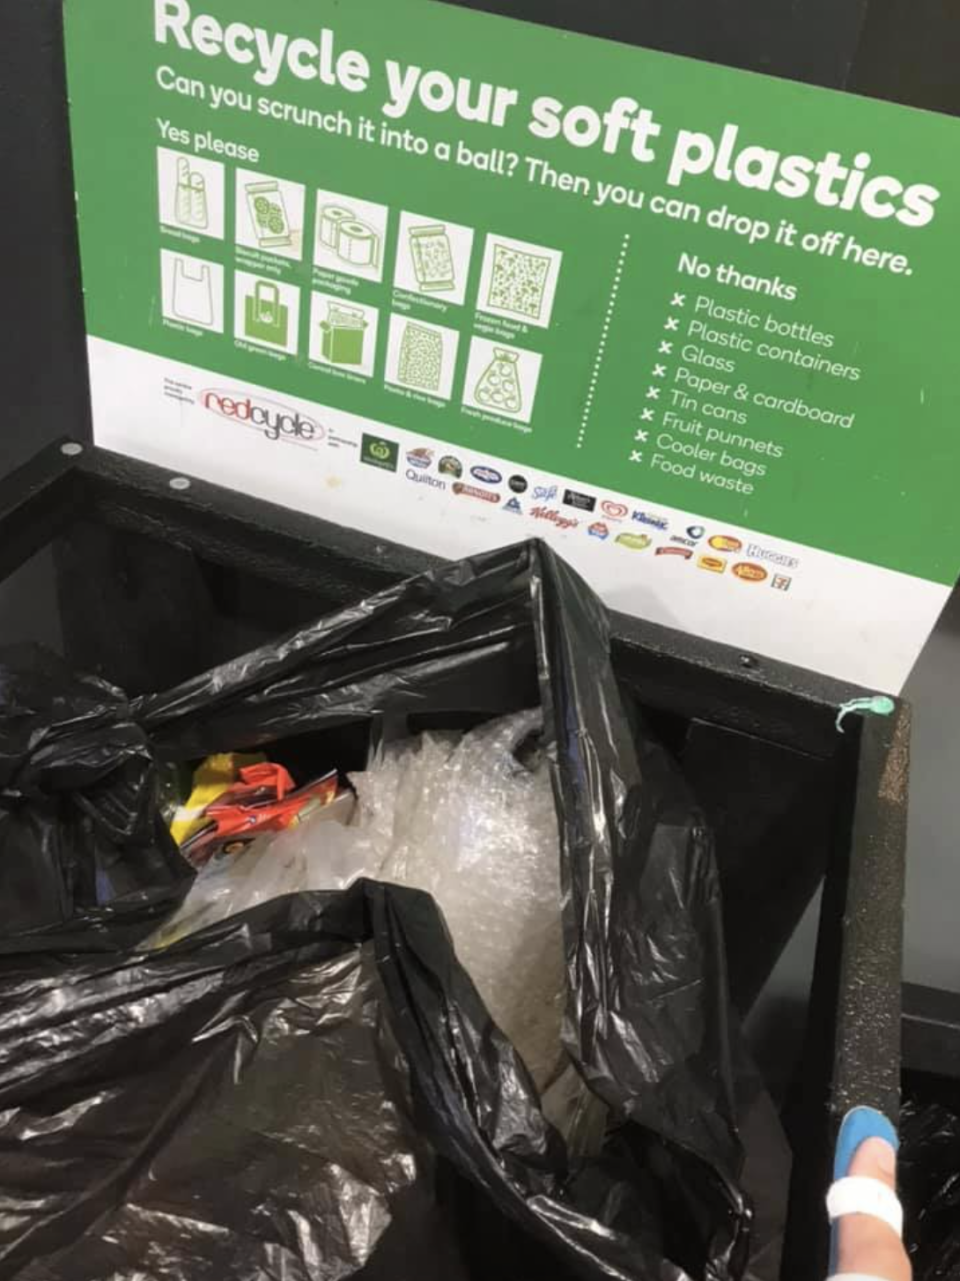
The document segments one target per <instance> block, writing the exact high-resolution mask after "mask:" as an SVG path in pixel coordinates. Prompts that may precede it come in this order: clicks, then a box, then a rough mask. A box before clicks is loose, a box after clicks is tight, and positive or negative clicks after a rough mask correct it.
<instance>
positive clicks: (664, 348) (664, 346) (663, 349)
mask: <svg viewBox="0 0 960 1281" xmlns="http://www.w3.org/2000/svg"><path fill="white" fill-rule="evenodd" d="M660 355H661V356H672V355H673V343H672V342H667V340H666V339H664V340H663V342H662V343H661V344H660Z"/></svg>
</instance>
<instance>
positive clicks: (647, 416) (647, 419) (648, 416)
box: [640, 409, 653, 423]
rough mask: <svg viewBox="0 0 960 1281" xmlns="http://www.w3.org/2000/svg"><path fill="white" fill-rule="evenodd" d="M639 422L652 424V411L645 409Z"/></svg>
mask: <svg viewBox="0 0 960 1281" xmlns="http://www.w3.org/2000/svg"><path fill="white" fill-rule="evenodd" d="M640 421H641V422H642V423H652V422H653V410H652V409H645V410H644V411H643V413H642V414H641V415H640Z"/></svg>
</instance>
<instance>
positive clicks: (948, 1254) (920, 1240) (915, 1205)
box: [900, 1077, 960, 1281]
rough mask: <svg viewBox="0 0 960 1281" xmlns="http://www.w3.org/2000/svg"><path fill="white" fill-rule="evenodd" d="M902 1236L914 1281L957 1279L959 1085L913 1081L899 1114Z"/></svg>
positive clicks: (959, 1257) (959, 1260)
mask: <svg viewBox="0 0 960 1281" xmlns="http://www.w3.org/2000/svg"><path fill="white" fill-rule="evenodd" d="M900 1145H901V1146H900V1181H901V1194H902V1196H903V1203H904V1209H905V1211H906V1226H905V1229H904V1237H905V1239H906V1242H907V1246H908V1249H909V1251H910V1258H911V1262H912V1263H913V1274H914V1277H915V1279H916V1281H957V1279H958V1278H960V1082H958V1081H955V1080H951V1081H947V1080H944V1079H942V1078H937V1077H932V1078H930V1079H929V1080H925V1079H924V1078H922V1077H920V1078H916V1080H915V1081H914V1082H913V1083H912V1085H911V1088H910V1089H909V1090H908V1091H907V1095H906V1098H905V1100H904V1104H903V1109H902V1111H901V1114H900Z"/></svg>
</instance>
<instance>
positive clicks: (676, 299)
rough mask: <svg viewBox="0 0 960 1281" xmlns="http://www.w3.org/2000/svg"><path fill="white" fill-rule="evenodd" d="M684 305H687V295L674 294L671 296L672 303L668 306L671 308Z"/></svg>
mask: <svg viewBox="0 0 960 1281" xmlns="http://www.w3.org/2000/svg"><path fill="white" fill-rule="evenodd" d="M686 305H687V295H686V294H674V295H673V302H672V303H671V304H670V306H671V307H685V306H686Z"/></svg>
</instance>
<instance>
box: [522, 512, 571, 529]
mask: <svg viewBox="0 0 960 1281" xmlns="http://www.w3.org/2000/svg"><path fill="white" fill-rule="evenodd" d="M530 515H531V516H533V517H534V519H536V520H548V521H549V522H550V524H551V525H556V527H557V529H576V527H577V526H578V525H579V524H580V522H579V521H578V520H571V518H570V517H569V516H561V514H560V512H558V511H556V510H555V509H554V508H552V507H534V508H532V509H531V511H530Z"/></svg>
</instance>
